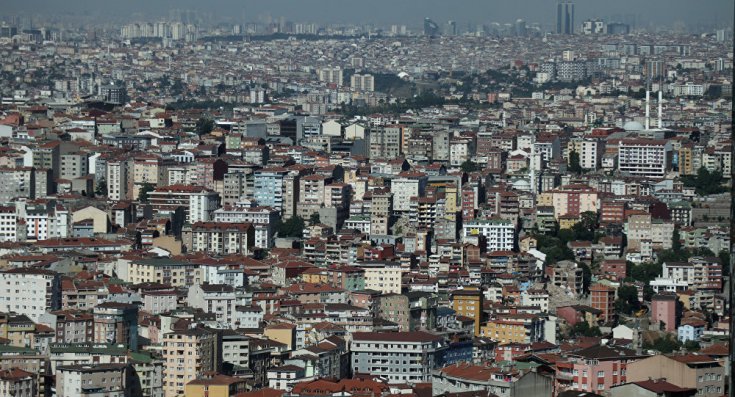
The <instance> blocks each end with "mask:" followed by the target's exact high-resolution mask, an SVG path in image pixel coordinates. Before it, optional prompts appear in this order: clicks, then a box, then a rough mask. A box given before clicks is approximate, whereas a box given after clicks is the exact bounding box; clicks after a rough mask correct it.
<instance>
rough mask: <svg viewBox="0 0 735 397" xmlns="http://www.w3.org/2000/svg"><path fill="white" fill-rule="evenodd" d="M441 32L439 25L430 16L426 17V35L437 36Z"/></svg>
mask: <svg viewBox="0 0 735 397" xmlns="http://www.w3.org/2000/svg"><path fill="white" fill-rule="evenodd" d="M438 34H439V25H437V24H436V22H434V21H432V20H431V19H429V18H424V36H429V37H431V36H436V35H438Z"/></svg>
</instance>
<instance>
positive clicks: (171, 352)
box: [162, 329, 227, 397]
mask: <svg viewBox="0 0 735 397" xmlns="http://www.w3.org/2000/svg"><path fill="white" fill-rule="evenodd" d="M162 353H163V360H164V367H163V394H164V396H165V397H174V396H180V395H181V393H182V392H183V391H184V390H185V387H186V386H188V383H189V382H191V381H194V380H195V379H198V378H199V377H201V376H203V375H204V374H205V373H206V372H211V371H215V370H216V369H217V368H218V366H219V365H220V364H221V363H219V362H217V361H218V360H217V334H216V333H214V332H210V331H205V330H203V329H190V330H186V331H178V332H172V333H168V334H165V335H163V350H162ZM186 395H187V396H189V395H190V394H189V393H188V391H187V393H186ZM225 395H227V394H225Z"/></svg>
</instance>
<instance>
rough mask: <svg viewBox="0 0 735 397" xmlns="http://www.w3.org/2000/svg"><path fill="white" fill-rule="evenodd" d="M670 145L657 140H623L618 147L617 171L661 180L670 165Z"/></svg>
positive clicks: (664, 141)
mask: <svg viewBox="0 0 735 397" xmlns="http://www.w3.org/2000/svg"><path fill="white" fill-rule="evenodd" d="M670 151H671V144H670V143H669V142H668V141H666V140H659V139H639V138H637V139H623V140H621V141H620V143H619V145H618V169H619V170H620V172H622V173H624V174H629V175H632V176H645V177H650V178H663V177H664V176H665V175H666V171H667V170H668V168H669V165H670V159H669V154H670Z"/></svg>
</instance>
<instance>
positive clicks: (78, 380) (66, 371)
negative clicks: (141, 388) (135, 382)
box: [56, 364, 130, 397]
mask: <svg viewBox="0 0 735 397" xmlns="http://www.w3.org/2000/svg"><path fill="white" fill-rule="evenodd" d="M129 370H130V369H129V368H128V365H127V364H97V365H87V364H80V365H67V366H60V367H57V368H56V396H57V397H77V396H79V397H97V396H101V395H103V396H105V397H126V396H127V395H128V392H127V390H126V388H127V387H128V385H127V383H126V382H127V380H128V378H127V376H126V374H127V371H129Z"/></svg>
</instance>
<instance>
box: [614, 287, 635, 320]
mask: <svg viewBox="0 0 735 397" xmlns="http://www.w3.org/2000/svg"><path fill="white" fill-rule="evenodd" d="M640 308H641V303H640V301H638V288H636V287H634V286H632V285H622V286H620V288H618V299H617V300H616V301H615V311H616V312H619V313H623V314H628V315H631V314H633V313H634V312H636V311H637V310H639V309H640Z"/></svg>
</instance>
